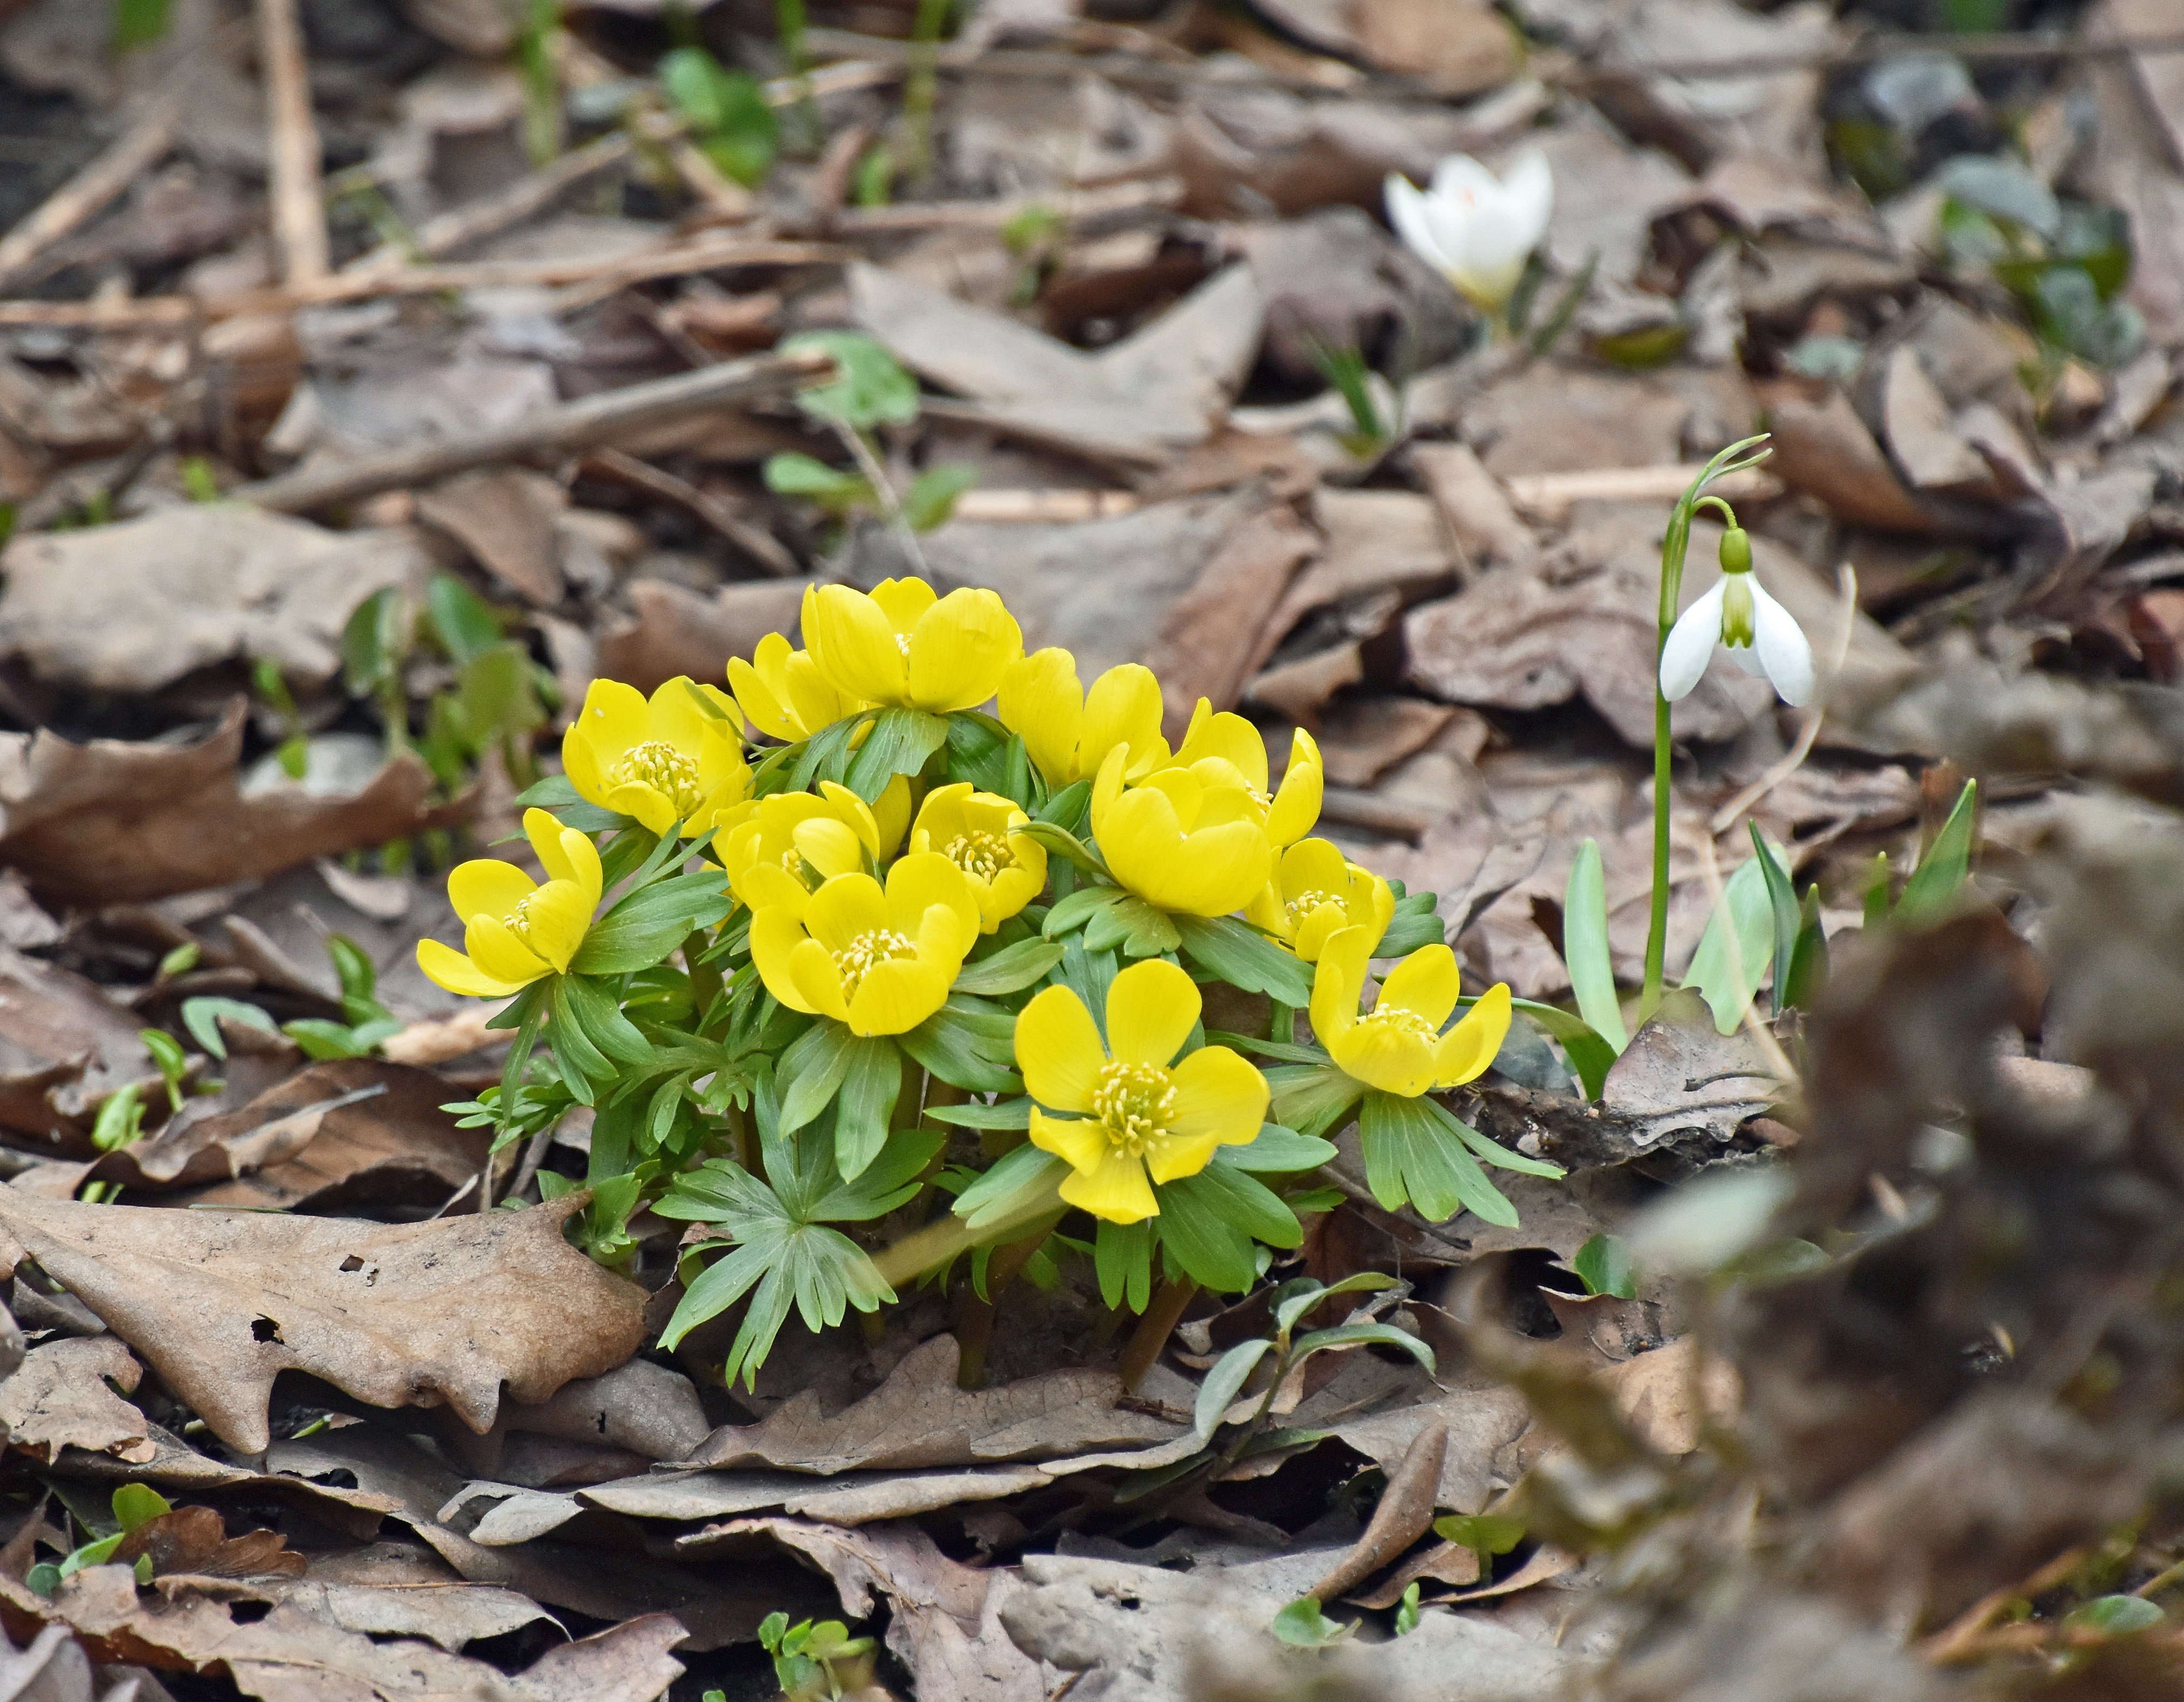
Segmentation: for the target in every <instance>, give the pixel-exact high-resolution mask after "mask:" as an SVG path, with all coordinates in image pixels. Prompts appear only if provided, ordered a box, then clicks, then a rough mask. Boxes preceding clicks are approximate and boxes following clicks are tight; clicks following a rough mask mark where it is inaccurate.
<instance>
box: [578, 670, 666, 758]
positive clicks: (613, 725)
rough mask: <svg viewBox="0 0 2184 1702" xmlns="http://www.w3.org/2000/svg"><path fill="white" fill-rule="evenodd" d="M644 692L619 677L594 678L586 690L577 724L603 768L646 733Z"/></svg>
mask: <svg viewBox="0 0 2184 1702" xmlns="http://www.w3.org/2000/svg"><path fill="white" fill-rule="evenodd" d="M647 719H648V718H647V715H646V713H645V702H644V693H643V692H640V691H638V689H637V687H634V686H628V685H624V684H623V683H622V682H621V681H620V680H594V681H592V683H591V684H590V686H589V687H587V688H586V689H585V692H584V706H583V708H582V709H579V710H577V719H576V721H575V722H574V724H573V725H574V726H577V727H582V729H583V731H584V743H587V744H588V745H589V746H590V747H591V748H592V751H593V754H594V755H596V756H597V757H598V758H599V766H600V767H601V768H602V769H610V768H612V767H613V766H614V765H615V764H616V762H617V761H618V760H620V759H621V756H622V754H624V753H625V752H627V750H628V749H629V748H630V747H631V746H632V745H633V744H639V743H643V740H644V738H645V737H646V736H647V731H648V729H647V726H646V721H647Z"/></svg>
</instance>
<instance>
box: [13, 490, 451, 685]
mask: <svg viewBox="0 0 2184 1702" xmlns="http://www.w3.org/2000/svg"><path fill="white" fill-rule="evenodd" d="M429 566H430V561H429V559H428V557H427V556H426V552H425V549H424V548H423V546H422V544H421V542H420V541H419V540H418V538H417V537H416V536H415V534H414V533H411V532H409V531H351V532H335V531H327V530H326V529H325V528H324V527H323V526H313V525H311V524H310V523H309V521H307V520H290V519H288V518H287V516H285V515H281V514H266V513H264V512H263V511H261V510H259V509H252V508H245V507H242V506H241V505H240V504H226V503H222V504H215V505H207V504H201V503H187V504H184V505H181V506H178V507H175V508H168V509H159V510H157V511H156V512H154V513H153V514H147V515H146V516H145V517H144V518H143V519H142V520H129V521H126V522H125V523H123V524H121V525H120V526H88V527H85V528H83V529H81V530H80V531H44V532H31V533H27V534H25V536H23V537H19V538H18V539H16V540H15V542H14V543H12V544H10V545H9V546H8V548H7V550H6V552H5V553H0V575H4V576H5V577H6V580H7V585H6V588H5V590H4V591H0V654H7V655H9V656H14V657H20V659H22V660H23V661H24V662H25V663H27V664H28V665H29V666H30V669H31V671H32V672H33V673H35V674H36V675H38V676H41V677H42V678H44V679H48V680H53V681H58V682H61V683H64V684H67V685H70V686H77V687H86V688H88V689H91V690H93V691H104V692H151V691H157V690H159V688H160V687H164V686H169V685H172V684H173V683H174V682H175V681H177V680H179V679H181V677H182V676H184V675H186V674H188V673H190V672H192V671H193V670H196V669H199V668H205V667H210V666H213V665H215V664H218V663H223V662H235V661H245V662H248V661H255V660H257V659H260V658H263V659H266V660H270V661H272V662H275V663H277V664H278V665H280V668H281V672H282V673H283V674H285V675H287V676H288V677H290V678H291V679H295V680H306V681H324V680H328V679H331V678H332V676H333V675H334V672H335V670H337V669H338V668H339V667H340V665H341V650H340V640H341V631H342V625H343V622H344V621H346V620H348V617H349V615H350V614H351V612H352V611H354V609H355V608H356V607H357V605H358V604H359V603H362V602H363V601H364V600H365V598H367V597H370V595H371V594H372V593H373V592H376V591H380V590H382V589H384V588H386V587H389V586H397V585H402V584H404V583H409V582H412V581H414V582H415V583H417V584H419V585H421V584H422V582H423V579H424V576H425V574H426V570H427V569H428V567H429Z"/></svg>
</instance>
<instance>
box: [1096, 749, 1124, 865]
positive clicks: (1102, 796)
mask: <svg viewBox="0 0 2184 1702" xmlns="http://www.w3.org/2000/svg"><path fill="white" fill-rule="evenodd" d="M1129 761H1130V754H1129V752H1128V751H1127V750H1125V749H1123V747H1122V746H1120V745H1117V746H1116V747H1115V748H1114V749H1112V750H1111V751H1109V752H1108V753H1107V754H1106V757H1105V758H1103V759H1101V761H1100V768H1099V772H1098V776H1097V777H1096V778H1095V779H1094V781H1093V782H1092V837H1094V838H1095V839H1100V836H1101V835H1102V834H1103V833H1104V832H1105V831H1106V820H1107V817H1108V815H1109V814H1110V813H1112V810H1113V809H1114V807H1115V805H1116V804H1117V803H1119V802H1120V801H1121V799H1122V798H1123V771H1124V770H1126V769H1127V768H1128V766H1129ZM1100 843H1103V844H1104V843H1106V841H1105V840H1104V839H1101V842H1100Z"/></svg>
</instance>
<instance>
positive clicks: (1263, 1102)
mask: <svg viewBox="0 0 2184 1702" xmlns="http://www.w3.org/2000/svg"><path fill="white" fill-rule="evenodd" d="M1170 1073H1171V1074H1172V1075H1173V1076H1174V1078H1175V1115H1174V1117H1173V1119H1172V1120H1171V1121H1170V1122H1169V1124H1168V1127H1169V1128H1170V1129H1172V1130H1173V1132H1175V1133H1176V1134H1178V1135H1182V1136H1186V1137H1194V1138H1195V1137H1201V1136H1210V1137H1212V1138H1213V1139H1214V1140H1216V1141H1218V1142H1220V1143H1223V1145H1230V1146H1233V1145H1236V1144H1240V1143H1242V1142H1245V1141H1251V1140H1256V1139H1257V1138H1258V1134H1259V1126H1260V1124H1262V1123H1263V1122H1264V1121H1266V1120H1267V1101H1268V1097H1269V1093H1268V1087H1267V1078H1266V1077H1265V1076H1262V1075H1261V1074H1260V1073H1259V1071H1257V1069H1256V1067H1254V1066H1253V1065H1251V1063H1250V1062H1249V1061H1248V1060H1245V1058H1244V1057H1243V1056H1242V1055H1241V1054H1239V1053H1236V1052H1233V1051H1231V1050H1230V1049H1229V1048H1228V1047H1226V1046H1201V1047H1200V1048H1198V1050H1197V1051H1195V1052H1194V1053H1192V1054H1190V1056H1189V1057H1188V1058H1185V1059H1184V1060H1181V1061H1180V1062H1178V1064H1177V1065H1176V1066H1175V1068H1174V1070H1173V1071H1171V1072H1170ZM1153 1180H1154V1181H1155V1182H1166V1181H1167V1180H1168V1177H1167V1176H1163V1175H1162V1174H1161V1168H1160V1164H1159V1161H1158V1160H1154V1162H1153Z"/></svg>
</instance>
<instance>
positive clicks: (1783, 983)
mask: <svg viewBox="0 0 2184 1702" xmlns="http://www.w3.org/2000/svg"><path fill="white" fill-rule="evenodd" d="M1745 825H1746V826H1747V827H1749V828H1750V829H1751V830H1752V856H1753V857H1754V858H1755V859H1757V860H1758V864H1759V872H1760V876H1761V878H1762V879H1763V880H1764V881H1765V882H1767V904H1768V908H1769V910H1771V911H1772V912H1773V915H1774V919H1775V954H1774V972H1775V1013H1776V1014H1777V1015H1780V1013H1781V1011H1782V1010H1783V1009H1784V1004H1785V1001H1784V998H1783V995H1784V994H1785V993H1786V992H1787V991H1788V990H1789V986H1790V959H1791V954H1793V953H1794V952H1795V951H1796V950H1797V926H1798V923H1799V921H1800V917H1799V915H1798V912H1797V890H1796V888H1795V887H1792V886H1791V884H1790V870H1789V866H1788V865H1786V863H1784V862H1783V860H1782V858H1781V854H1780V853H1779V852H1777V851H1776V850H1775V848H1774V847H1773V846H1772V845H1769V843H1767V836H1766V835H1765V834H1763V833H1762V832H1760V831H1759V824H1758V822H1756V821H1751V822H1747V823H1746V824H1745Z"/></svg>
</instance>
